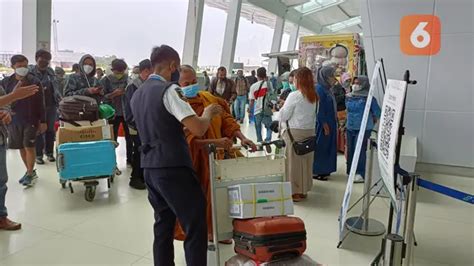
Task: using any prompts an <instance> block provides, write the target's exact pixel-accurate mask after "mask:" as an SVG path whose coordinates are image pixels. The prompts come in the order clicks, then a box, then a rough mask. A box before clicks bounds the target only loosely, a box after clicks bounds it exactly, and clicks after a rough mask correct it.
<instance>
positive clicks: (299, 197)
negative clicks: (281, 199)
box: [291, 194, 308, 202]
mask: <svg viewBox="0 0 474 266" xmlns="http://www.w3.org/2000/svg"><path fill="white" fill-rule="evenodd" d="M291 197H292V198H293V202H301V201H303V200H305V199H306V198H307V197H308V195H307V194H293V196H291Z"/></svg>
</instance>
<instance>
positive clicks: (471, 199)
mask: <svg viewBox="0 0 474 266" xmlns="http://www.w3.org/2000/svg"><path fill="white" fill-rule="evenodd" d="M418 186H420V187H423V188H426V189H428V190H431V191H434V192H438V193H441V194H443V195H445V196H448V197H451V198H454V199H457V200H460V201H464V202H467V203H470V204H474V195H472V194H468V193H465V192H462V191H459V190H456V189H452V188H449V187H445V186H442V185H439V184H436V183H433V182H430V181H427V180H424V179H421V178H418Z"/></svg>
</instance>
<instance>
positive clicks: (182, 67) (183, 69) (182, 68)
mask: <svg viewBox="0 0 474 266" xmlns="http://www.w3.org/2000/svg"><path fill="white" fill-rule="evenodd" d="M179 71H180V72H182V71H191V72H192V73H193V75H194V76H196V70H194V68H193V67H192V66H190V65H181V67H180V70H179Z"/></svg>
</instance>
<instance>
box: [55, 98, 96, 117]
mask: <svg viewBox="0 0 474 266" xmlns="http://www.w3.org/2000/svg"><path fill="white" fill-rule="evenodd" d="M59 115H60V119H61V120H62V121H66V122H75V121H85V120H87V121H90V122H93V121H97V120H99V105H98V104H97V101H96V100H95V99H94V98H91V97H88V96H83V95H73V96H68V97H64V98H63V99H62V100H61V102H60V103H59Z"/></svg>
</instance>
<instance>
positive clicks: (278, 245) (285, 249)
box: [233, 216, 306, 262]
mask: <svg viewBox="0 0 474 266" xmlns="http://www.w3.org/2000/svg"><path fill="white" fill-rule="evenodd" d="M233 224H234V237H233V238H234V242H235V247H234V250H235V252H236V253H238V254H242V255H244V256H247V257H249V258H251V259H253V260H255V261H258V262H269V261H274V260H280V259H284V258H291V257H296V256H301V255H302V254H303V253H304V251H305V250H306V230H305V227H304V222H303V221H302V220H301V219H300V218H297V217H288V216H275V217H262V218H255V219H247V220H237V219H235V220H234V222H233Z"/></svg>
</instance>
